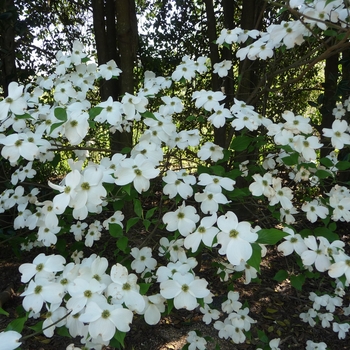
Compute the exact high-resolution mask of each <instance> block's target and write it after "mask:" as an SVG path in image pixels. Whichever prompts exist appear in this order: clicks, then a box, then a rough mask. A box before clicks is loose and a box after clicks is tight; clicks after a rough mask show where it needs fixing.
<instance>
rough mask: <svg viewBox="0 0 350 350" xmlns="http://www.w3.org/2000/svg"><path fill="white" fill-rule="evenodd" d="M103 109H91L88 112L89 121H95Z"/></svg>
mask: <svg viewBox="0 0 350 350" xmlns="http://www.w3.org/2000/svg"><path fill="white" fill-rule="evenodd" d="M102 110H103V108H102V107H93V108H91V109H90V110H89V117H90V118H91V119H95V117H97V116H98V115H99V114H100V113H101V112H102Z"/></svg>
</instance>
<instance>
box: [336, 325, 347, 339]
mask: <svg viewBox="0 0 350 350" xmlns="http://www.w3.org/2000/svg"><path fill="white" fill-rule="evenodd" d="M349 328H350V324H349V323H338V322H333V331H334V332H336V333H338V338H339V339H345V337H346V333H348V332H349Z"/></svg>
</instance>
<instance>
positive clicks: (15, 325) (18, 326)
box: [5, 316, 28, 333]
mask: <svg viewBox="0 0 350 350" xmlns="http://www.w3.org/2000/svg"><path fill="white" fill-rule="evenodd" d="M27 319H28V317H27V316H25V317H20V318H16V319H15V320H13V321H11V322H10V323H9V324H8V325H7V327H6V328H5V331H16V332H18V333H21V332H22V330H23V327H24V324H25V322H26V321H27Z"/></svg>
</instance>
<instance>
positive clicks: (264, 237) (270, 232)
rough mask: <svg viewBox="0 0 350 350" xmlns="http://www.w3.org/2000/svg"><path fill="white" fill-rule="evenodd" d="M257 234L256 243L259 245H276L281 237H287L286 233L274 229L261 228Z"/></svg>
mask: <svg viewBox="0 0 350 350" xmlns="http://www.w3.org/2000/svg"><path fill="white" fill-rule="evenodd" d="M257 233H258V236H259V238H258V239H257V241H256V242H257V243H260V244H276V243H277V242H278V241H280V240H281V239H282V238H283V237H286V236H288V233H286V232H283V231H281V230H278V229H276V228H263V229H261V230H260V231H258V232H257Z"/></svg>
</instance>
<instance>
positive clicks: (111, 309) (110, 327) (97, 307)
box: [79, 299, 133, 341]
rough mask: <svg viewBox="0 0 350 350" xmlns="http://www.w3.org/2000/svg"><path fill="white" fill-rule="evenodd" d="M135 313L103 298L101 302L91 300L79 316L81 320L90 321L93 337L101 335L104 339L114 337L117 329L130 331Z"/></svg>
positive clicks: (90, 330) (90, 332)
mask: <svg viewBox="0 0 350 350" xmlns="http://www.w3.org/2000/svg"><path fill="white" fill-rule="evenodd" d="M132 319H133V313H132V312H131V311H130V310H129V309H125V308H123V307H122V306H121V305H110V304H108V303H107V300H105V299H101V301H99V303H96V302H95V301H90V302H89V303H88V304H87V306H86V308H85V312H84V313H83V314H81V315H80V316H79V320H80V321H82V322H84V323H88V324H89V326H88V329H89V334H90V335H91V336H92V337H93V338H97V337H98V336H101V338H102V340H103V341H108V340H110V339H112V338H113V336H114V334H115V330H116V329H118V330H119V331H121V332H128V331H129V330H130V326H129V325H130V323H131V322H132Z"/></svg>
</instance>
